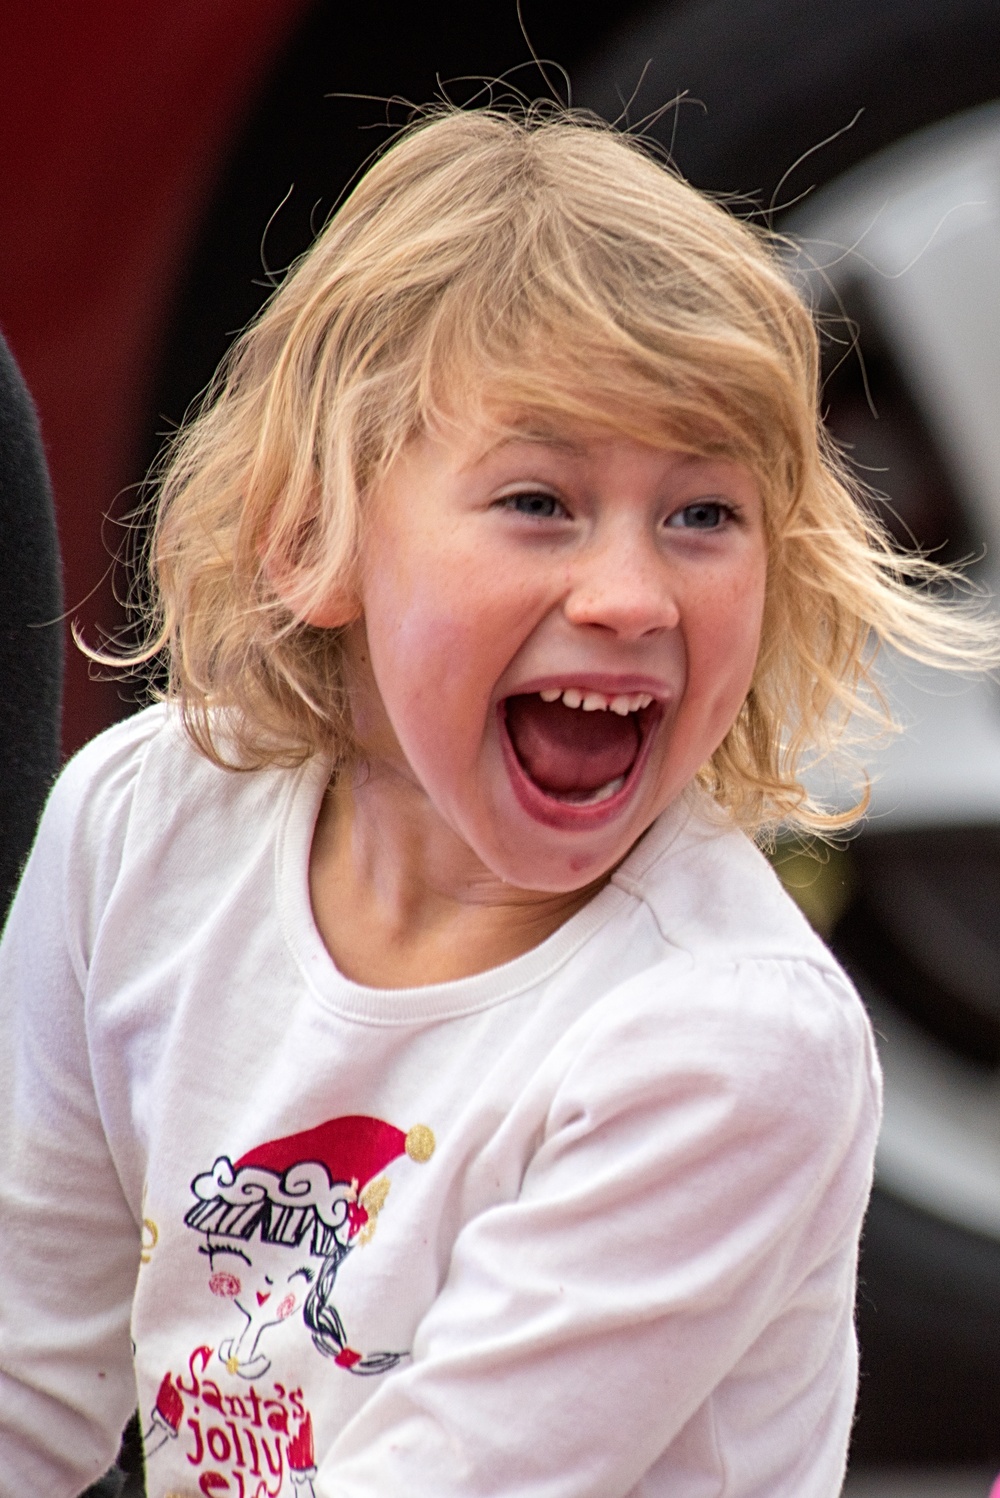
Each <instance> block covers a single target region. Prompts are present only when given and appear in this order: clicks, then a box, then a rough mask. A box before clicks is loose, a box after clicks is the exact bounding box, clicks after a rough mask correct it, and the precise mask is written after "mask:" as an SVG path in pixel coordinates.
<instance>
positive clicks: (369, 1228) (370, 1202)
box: [358, 1176, 392, 1248]
mask: <svg viewBox="0 0 1000 1498" xmlns="http://www.w3.org/2000/svg"><path fill="white" fill-rule="evenodd" d="M391 1185H392V1182H391V1181H390V1180H389V1178H388V1176H379V1177H378V1179H377V1180H375V1181H369V1182H368V1185H367V1186H366V1187H365V1189H364V1191H362V1193H361V1205H362V1206H363V1207H364V1209H365V1211H366V1212H367V1213H368V1221H367V1222H366V1223H365V1225H364V1227H363V1228H362V1229H361V1231H360V1233H359V1234H358V1243H359V1245H360V1246H361V1247H362V1248H364V1246H365V1244H366V1243H370V1242H371V1241H372V1238H373V1237H374V1235H375V1228H376V1225H377V1223H378V1214H379V1213H380V1212H381V1210H382V1208H383V1207H384V1206H385V1199H386V1197H387V1196H388V1195H389V1187H390V1186H391Z"/></svg>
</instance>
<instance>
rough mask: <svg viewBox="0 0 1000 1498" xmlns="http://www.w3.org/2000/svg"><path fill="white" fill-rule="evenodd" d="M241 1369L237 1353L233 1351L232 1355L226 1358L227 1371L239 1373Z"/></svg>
mask: <svg viewBox="0 0 1000 1498" xmlns="http://www.w3.org/2000/svg"><path fill="white" fill-rule="evenodd" d="M239 1371H240V1360H239V1358H238V1357H237V1356H236V1354H235V1353H233V1355H232V1357H229V1358H227V1359H226V1372H227V1373H239Z"/></svg>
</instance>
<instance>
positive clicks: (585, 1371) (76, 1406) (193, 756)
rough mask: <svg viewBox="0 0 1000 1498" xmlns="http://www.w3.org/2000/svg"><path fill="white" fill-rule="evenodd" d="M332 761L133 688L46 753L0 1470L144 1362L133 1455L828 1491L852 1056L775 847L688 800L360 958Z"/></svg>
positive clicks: (469, 1482)
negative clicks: (407, 949)
mask: <svg viewBox="0 0 1000 1498" xmlns="http://www.w3.org/2000/svg"><path fill="white" fill-rule="evenodd" d="M326 776H327V770H326V767H325V766H323V765H322V764H320V763H318V762H315V763H310V764H308V765H306V766H305V767H303V768H302V769H301V770H297V771H291V770H272V771H259V772H254V773H250V774H234V773H229V772H225V771H221V770H219V769H217V768H215V767H214V766H213V765H212V764H210V763H209V762H208V761H207V760H206V759H204V758H202V757H201V756H199V755H198V753H197V752H196V751H195V750H194V749H193V748H192V747H191V745H190V744H189V743H188V742H187V740H186V739H185V737H184V735H183V733H182V732H181V730H180V727H179V726H178V723H177V722H176V719H175V715H174V714H173V713H172V712H171V711H170V710H168V709H165V708H155V709H151V710H149V711H147V712H145V713H142V714H140V715H139V716H138V717H136V718H133V719H131V720H130V721H128V722H126V723H123V724H120V725H119V726H118V727H116V728H114V729H112V730H111V731H110V732H108V733H107V734H105V735H103V736H102V737H101V738H100V739H98V740H96V741H95V742H94V743H93V744H91V745H90V746H89V747H88V748H87V749H85V750H84V751H83V753H82V754H81V755H79V756H78V757H77V758H76V759H75V760H74V761H73V762H72V763H71V764H70V766H69V767H68V769H67V770H66V771H65V772H64V774H63V777H62V779H61V781H60V782H59V784H58V785H57V787H56V789H55V791H54V793H53V796H52V799H51V801H50V804H49V807H48V810H47V812H46V814H45V818H44V821H43V824H42V828H41V831H40V833H39V837H38V841H37V844H36V847H35V850H34V853H33V855H32V858H31V861H30V863H29V865H28V868H27V871H26V874H25V877H24V881H23V883H22V887H21V890H20V893H19V895H18V898H17V900H16V902H15V906H14V909H13V911H12V914H11V917H10V921H9V923H8V927H7V931H6V934H5V936H4V940H3V943H2V945H0V998H2V1040H0V1067H2V1072H0V1494H2V1495H3V1498H61V1495H65V1498H69V1495H72V1494H75V1493H76V1492H77V1491H78V1490H79V1489H80V1488H82V1487H84V1486H85V1485H86V1483H87V1482H88V1481H90V1480H92V1479H93V1477H94V1476H95V1475H96V1474H97V1473H98V1472H100V1471H101V1470H103V1469H104V1468H105V1467H106V1466H107V1465H108V1464H109V1463H110V1461H111V1460H112V1459H113V1456H114V1452H115V1449H116V1445H117V1440H118V1434H119V1431H120V1429H121V1427H122V1425H123V1423H124V1421H125V1419H126V1418H127V1416H128V1414H129V1413H130V1411H131V1410H132V1409H133V1408H134V1407H135V1404H136V1401H137V1399H138V1403H139V1407H140V1411H141V1415H142V1423H143V1428H144V1432H145V1435H146V1450H147V1482H148V1487H149V1494H150V1498H167V1495H196V1494H207V1495H212V1494H227V1495H233V1498H263V1495H264V1494H265V1493H266V1494H268V1495H270V1498H276V1495H279V1494H280V1495H290V1494H295V1495H296V1498H486V1495H489V1498H625V1495H629V1498H751V1495H753V1498H765V1495H766V1498H785V1495H787V1498H835V1495H836V1494H837V1493H838V1492H839V1490H840V1485H841V1481H842V1476H843V1466H844V1455H845V1449H846V1444H847V1438H848V1432H849V1427H850V1421H851V1414H852V1409H853V1404H854V1396H855V1383H856V1352H855V1341H854V1333H853V1324H852V1312H853V1298H854V1275H855V1258H856V1249H857V1239H858V1233H859V1229H860V1224H861V1219H862V1214H863V1211H864V1207H865V1203H866V1200H867V1196H868V1191H869V1187H870V1180H871V1168H872V1157H873V1151H874V1141H875V1134H876V1128H877V1116H878V1091H879V1084H878V1071H877V1063H876V1060H875V1056H874V1051H873V1046H872V1041H871V1035H870V1030H869V1026H868V1023H867V1021H866V1018H865V1015H864V1012H863V1010H862V1008H861V1005H860V1003H859V1001H858V999H857V997H856V995H855V994H854V992H853V990H852V989H851V987H850V985H849V984H848V983H847V981H846V980H845V978H844V977H843V975H842V973H841V972H840V970H839V969H838V967H837V966H836V964H835V962H834V961H833V959H832V958H831V957H830V955H829V954H828V953H827V951H826V950H825V948H824V947H823V946H822V944H821V943H820V942H819V941H818V939H817V938H816V937H815V936H814V935H813V933H812V932H811V931H810V930H809V928H808V927H807V925H806V924H805V922H804V921H803V919H802V918H801V916H800V915H799V913H798V912H797V911H796V909H795V908H794V906H793V905H792V904H791V902H790V901H789V900H788V898H787V897H786V896H785V894H784V893H783V892H782V890H781V889H780V887H779V885H778V883H777V881H776V879H775V878H774V876H773V874H772V873H771V871H770V870H769V868H768V866H767V864H766V862H765V861H764V859H763V858H762V857H761V856H760V854H759V853H758V852H757V851H756V850H755V849H754V847H753V846H752V845H751V843H750V842H749V841H748V840H747V839H746V838H745V837H743V836H742V835H741V834H739V833H737V832H733V831H729V830H724V829H720V828H719V827H718V826H712V825H711V824H710V823H709V822H707V821H704V820H702V819H701V818H700V817H699V816H698V815H697V814H696V813H695V812H693V811H692V810H691V809H690V808H688V809H684V808H682V807H678V808H675V809H674V810H672V811H671V812H669V813H668V814H666V815H665V816H664V817H662V818H661V819H660V821H659V822H658V823H657V824H656V825H655V826H654V827H653V828H652V829H651V830H650V832H649V833H648V834H647V835H646V836H645V837H644V838H643V839H642V841H641V842H640V843H639V844H638V846H637V847H636V848H635V849H634V850H633V852H632V854H631V855H630V856H629V858H628V859H627V860H626V862H625V863H624V864H623V865H622V867H621V868H620V869H619V870H618V872H617V873H616V874H615V875H614V877H613V878H612V880H611V882H610V883H609V884H608V885H607V887H606V888H605V889H604V890H603V891H602V892H601V893H600V894H599V895H597V897H596V898H595V899H594V900H592V901H591V902H590V903H589V904H588V905H587V906H585V907H584V909H582V910H581V911H580V912H579V913H578V914H576V915H575V916H573V917H572V918H571V919H570V920H569V921H567V922H566V924H565V925H563V926H562V927H561V928H560V929H559V930H558V931H557V932H556V933H555V934H554V935H553V936H551V937H550V938H549V939H548V940H546V941H545V942H543V943H542V944H541V945H540V946H538V947H536V948H534V949H533V950H532V951H530V952H528V953H526V954H525V955H523V956H522V957H519V958H517V959H516V960H515V961H513V962H510V963H508V964H506V965H505V966H503V967H500V968H495V969H493V970H491V971H488V972H485V973H480V974H477V975H476V976H474V977H471V978H468V979H463V980H461V981H458V982H452V983H442V984H437V985H431V986H428V987H425V988H416V989H404V990H385V991H383V990H377V989H372V988H366V987H364V986H362V985H359V984H357V983H353V982H351V981H349V980H348V979H346V978H345V977H343V976H342V975H341V974H340V973H339V972H338V971H337V969H336V967H335V966H334V964H333V962H332V960H331V958H330V956H329V954H328V953H327V951H326V949H325V948H324V946H323V944H322V942H321V939H320V937H319V935H318V933H317V931H316V928H315V925H314V923H313V920H312V916H311V911H310V905H309V896H308V881H307V869H308V855H309V846H310V840H311V835H312V829H313V826H314V823H315V818H316V815H317V812H318V809H319V805H320V801H321V798H322V795H323V791H324V786H325V781H326ZM133 1344H134V1359H133Z"/></svg>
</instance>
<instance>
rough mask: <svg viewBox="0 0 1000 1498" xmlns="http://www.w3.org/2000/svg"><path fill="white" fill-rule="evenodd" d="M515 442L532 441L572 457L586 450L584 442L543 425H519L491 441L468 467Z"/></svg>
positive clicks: (579, 456)
mask: <svg viewBox="0 0 1000 1498" xmlns="http://www.w3.org/2000/svg"><path fill="white" fill-rule="evenodd" d="M517 442H527V443H533V444H534V445H535V446H536V447H551V448H554V449H555V450H556V451H557V452H562V453H566V454H568V455H569V456H570V457H572V458H582V457H584V456H585V455H586V452H587V449H586V446H585V445H584V443H582V442H574V441H573V439H572V438H571V437H561V436H559V435H558V433H556V432H552V431H546V430H545V428H544V427H520V428H518V430H517V431H515V432H509V433H508V434H507V435H506V436H504V437H498V438H497V440H496V442H492V443H491V444H490V445H489V447H487V448H486V449H485V451H484V452H482V453H480V455H479V457H478V458H476V459H475V460H474V461H473V463H472V464H470V467H473V468H475V467H477V466H478V465H479V464H480V463H485V462H486V460H487V459H488V458H492V457H493V455H494V454H495V453H498V452H500V451H501V450H502V449H503V448H505V447H510V446H512V444H514V443H517Z"/></svg>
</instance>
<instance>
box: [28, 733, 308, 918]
mask: <svg viewBox="0 0 1000 1498" xmlns="http://www.w3.org/2000/svg"><path fill="white" fill-rule="evenodd" d="M299 783H300V776H299V773H298V772H295V771H290V770H286V769H274V770H270V769H265V770H254V771H233V770H227V769H223V768H220V767H219V766H218V765H216V764H214V763H213V762H212V761H211V760H209V759H208V758H207V757H206V756H205V755H204V754H202V753H201V752H200V751H199V750H198V749H197V748H196V746H195V745H194V744H193V743H192V741H191V740H190V738H189V737H188V735H187V733H186V732H185V730H184V726H183V722H182V720H181V716H180V713H179V712H178V711H177V710H176V709H175V708H174V707H172V706H170V705H168V704H157V705H156V706H154V707H150V708H147V709H145V710H144V711H143V712H140V713H137V714H135V715H134V716H133V717H131V718H128V719H126V720H124V721H123V722H121V723H117V724H115V725H114V727H112V728H109V729H107V730H106V731H105V732H104V733H102V734H100V735H99V736H98V737H97V738H96V739H94V740H92V741H91V742H90V743H89V744H87V745H86V746H85V747H84V748H83V749H82V750H81V751H80V752H79V753H78V754H77V755H76V756H75V757H74V758H73V759H72V760H71V761H70V762H69V764H68V765H67V766H66V768H65V769H64V771H63V773H62V775H61V776H60V777H59V779H58V781H57V782H56V785H55V787H54V788H53V791H52V795H51V797H50V800H49V804H48V806H47V808H46V811H45V815H44V817H43V819H42V826H41V829H40V831H39V847H38V850H37V851H38V852H39V853H40V854H41V855H42V856H44V857H45V858H46V859H47V861H48V862H49V865H50V867H51V866H52V861H53V860H56V859H57V860H59V862H60V863H61V869H60V870H59V872H60V874H61V877H62V881H63V883H64V884H65V886H66V889H67V891H68V897H69V898H70V900H71V903H72V904H73V906H74V908H80V907H82V910H81V913H82V914H84V916H85V918H86V920H87V922H88V924H89V926H90V927H91V928H92V929H96V922H97V921H98V920H99V918H100V912H101V910H102V909H103V908H104V907H105V905H106V903H107V901H108V899H109V898H110V896H111V893H112V891H113V890H114V889H115V888H116V887H119V886H122V885H123V884H124V882H127V881H132V882H135V881H136V880H140V881H141V880H145V884H144V888H146V891H147V895H148V896H149V897H150V898H152V896H153V894H154V893H155V892H156V891H157V890H159V889H161V888H163V887H165V886H166V885H167V884H168V882H169V881H168V878H167V876H168V874H169V875H170V878H171V879H172V880H173V881H174V882H173V886H172V887H174V888H176V887H177V883H176V881H177V879H178V878H180V880H181V882H182V883H189V882H190V881H191V880H192V879H193V878H194V876H195V874H196V873H197V872H198V871H199V870H204V868H206V867H211V868H214V869H217V870H218V871H220V875H224V873H225V871H226V868H227V867H232V865H233V863H234V861H235V862H236V863H238V862H239V861H240V859H241V857H242V856H243V854H244V853H245V845H246V844H247V843H248V841H249V842H256V843H259V842H260V841H261V840H266V839H267V838H268V837H272V836H273V834H274V830H275V827H276V826H277V825H278V821H279V819H280V817H281V816H282V814H283V810H284V806H285V801H286V798H285V796H284V795H283V794H282V791H283V789H288V790H291V789H293V788H294V786H296V785H298V784H299Z"/></svg>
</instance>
